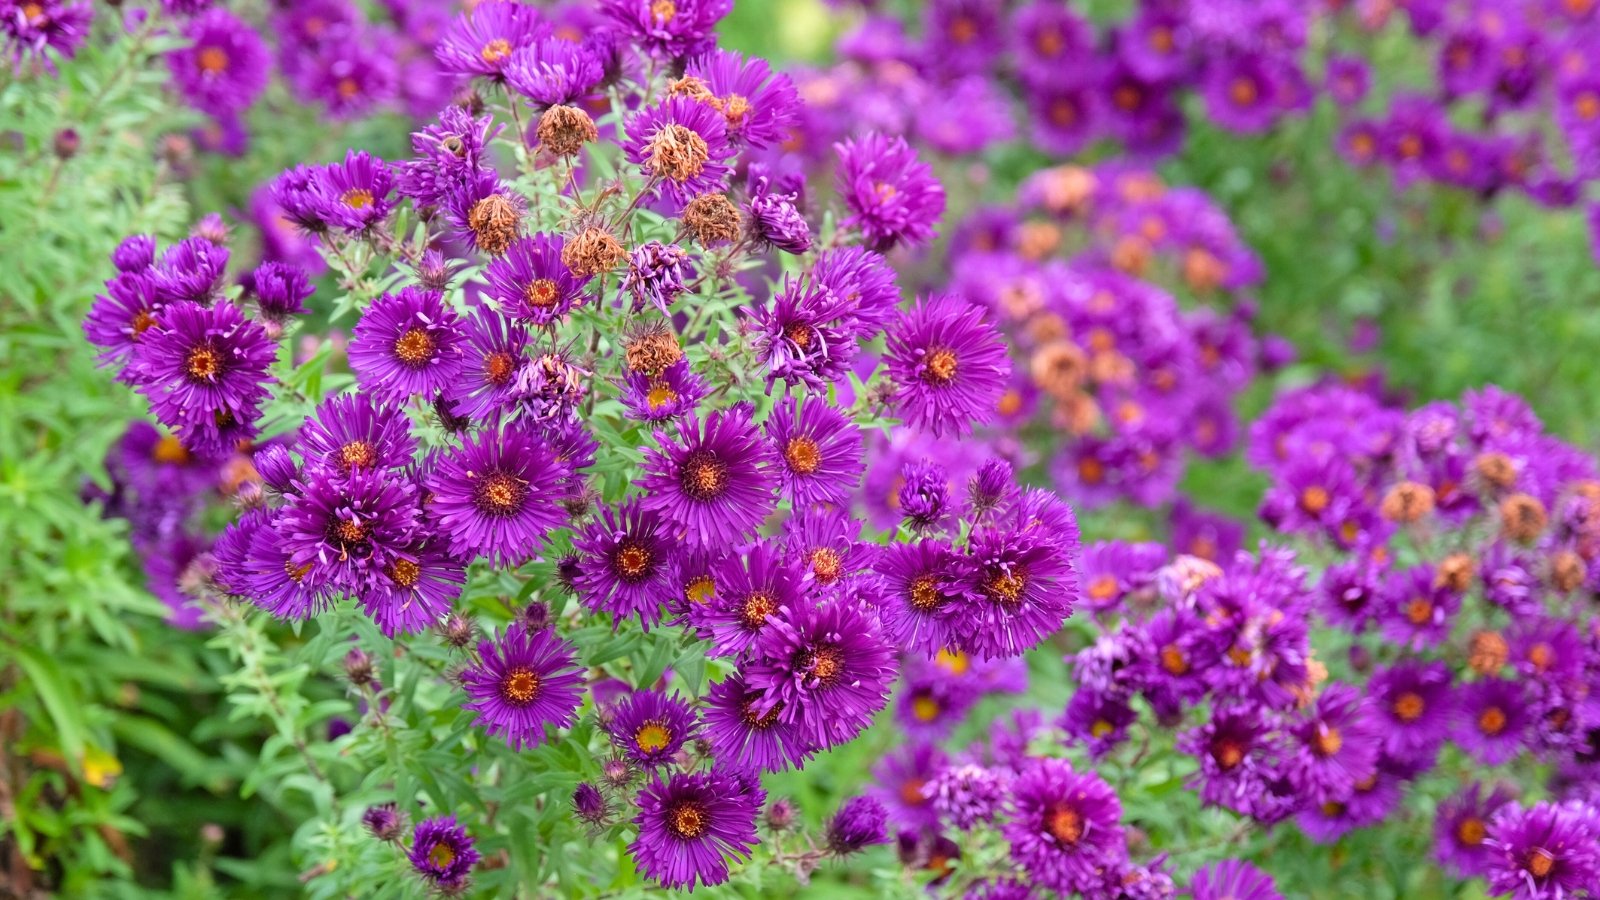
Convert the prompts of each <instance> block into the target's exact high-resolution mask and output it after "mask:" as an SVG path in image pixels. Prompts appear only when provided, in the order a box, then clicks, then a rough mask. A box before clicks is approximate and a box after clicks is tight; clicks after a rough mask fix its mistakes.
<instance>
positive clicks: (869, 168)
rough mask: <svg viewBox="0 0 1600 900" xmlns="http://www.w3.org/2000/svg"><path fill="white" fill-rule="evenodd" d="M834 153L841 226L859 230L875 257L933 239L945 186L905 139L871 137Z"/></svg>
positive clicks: (837, 147)
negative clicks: (842, 213) (844, 212)
mask: <svg viewBox="0 0 1600 900" xmlns="http://www.w3.org/2000/svg"><path fill="white" fill-rule="evenodd" d="M834 152H836V153H837V154H838V156H839V174H838V178H837V187H838V190H839V196H840V197H841V198H843V200H844V204H845V208H846V209H847V210H848V211H849V213H850V215H849V216H848V217H846V218H845V220H844V221H843V222H842V223H840V224H841V226H842V227H844V228H855V229H859V230H860V232H861V234H862V236H863V238H864V239H865V242H866V245H867V247H868V248H870V249H872V250H875V251H878V252H886V251H888V250H889V249H890V248H892V247H894V246H896V245H899V244H906V245H909V246H917V245H919V244H925V243H927V242H928V241H930V240H932V239H933V238H934V237H935V236H936V234H937V232H935V231H934V225H935V223H937V222H938V220H939V217H940V216H942V215H943V214H944V187H943V186H942V185H940V184H939V181H938V179H936V178H934V176H933V169H932V168H931V167H930V166H929V165H928V164H927V163H925V162H922V161H920V160H919V159H917V154H916V151H914V150H912V149H911V147H910V146H908V145H907V144H906V142H905V139H904V138H900V137H896V138H892V139H890V138H886V137H884V136H883V135H881V134H876V133H874V134H869V135H866V136H864V137H861V138H852V139H850V140H847V141H845V142H844V143H842V144H837V145H835V146H834Z"/></svg>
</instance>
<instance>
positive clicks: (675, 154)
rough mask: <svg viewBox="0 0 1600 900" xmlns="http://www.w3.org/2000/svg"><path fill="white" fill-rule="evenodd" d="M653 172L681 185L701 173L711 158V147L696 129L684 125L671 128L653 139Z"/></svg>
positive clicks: (666, 128)
mask: <svg viewBox="0 0 1600 900" xmlns="http://www.w3.org/2000/svg"><path fill="white" fill-rule="evenodd" d="M649 150H650V157H649V160H648V165H649V167H650V171H651V172H654V173H655V174H656V175H659V176H661V177H662V178H670V179H672V180H673V181H676V182H677V183H679V184H683V183H684V182H685V181H688V180H689V179H691V178H693V177H695V176H696V175H699V174H700V170H701V169H704V168H705V167H706V162H707V161H708V160H710V159H711V148H710V147H708V146H706V139H705V138H703V137H701V136H700V135H699V134H697V133H696V132H695V131H694V129H692V128H687V127H685V126H683V125H668V126H666V127H665V128H662V129H660V130H659V131H657V132H656V133H655V137H652V138H651V139H650V144H649Z"/></svg>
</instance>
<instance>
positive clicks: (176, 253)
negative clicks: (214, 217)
mask: <svg viewBox="0 0 1600 900" xmlns="http://www.w3.org/2000/svg"><path fill="white" fill-rule="evenodd" d="M227 268H228V248H227V247H224V246H222V245H220V244H216V243H213V242H211V241H209V240H207V239H206V238H203V237H200V236H198V235H196V236H194V237H188V238H184V239H183V240H181V241H179V242H178V243H176V244H173V245H172V246H171V247H168V248H167V252H165V253H163V254H161V259H160V260H159V261H158V262H157V263H156V265H155V268H154V270H153V271H152V273H151V274H152V275H153V276H154V278H155V283H156V293H157V294H158V295H159V296H160V298H161V302H163V303H177V302H179V301H183V300H189V301H193V302H195V303H199V304H201V305H203V306H210V305H211V302H212V301H213V300H215V299H216V298H217V295H218V293H219V292H220V291H221V289H222V281H223V278H224V277H225V276H226V274H227Z"/></svg>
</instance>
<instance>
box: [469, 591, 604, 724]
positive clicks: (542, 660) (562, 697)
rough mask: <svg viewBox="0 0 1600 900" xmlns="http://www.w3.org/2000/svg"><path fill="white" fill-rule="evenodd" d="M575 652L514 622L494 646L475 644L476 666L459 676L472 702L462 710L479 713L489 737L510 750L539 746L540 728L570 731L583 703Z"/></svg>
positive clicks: (550, 633)
mask: <svg viewBox="0 0 1600 900" xmlns="http://www.w3.org/2000/svg"><path fill="white" fill-rule="evenodd" d="M576 657H577V649H576V648H575V647H573V646H572V644H571V643H569V642H567V641H565V640H562V639H561V638H560V637H557V636H556V634H555V632H553V631H551V630H550V629H548V628H546V629H543V630H541V631H530V630H528V629H526V628H524V627H523V626H522V624H521V623H520V622H513V623H511V625H509V626H507V627H506V630H505V631H504V632H503V633H502V634H501V635H500V640H499V642H498V643H496V642H495V641H482V642H480V643H479V644H478V662H477V663H475V664H474V665H471V666H469V667H468V668H467V669H466V671H464V672H462V673H461V683H462V686H463V687H465V688H466V691H467V696H468V697H471V698H472V700H471V702H469V703H466V704H464V705H463V706H462V708H463V709H470V710H473V711H474V712H476V713H477V714H478V717H477V722H478V724H479V725H481V726H483V728H484V729H485V730H487V731H488V732H489V734H491V735H502V736H504V737H505V739H506V743H508V744H510V745H511V748H512V749H513V750H521V749H522V748H523V747H537V746H539V745H540V744H542V743H544V736H545V732H544V729H545V726H546V725H554V726H556V727H557V728H569V727H571V725H572V723H573V722H575V721H576V720H577V713H578V706H579V705H580V704H582V702H583V682H584V673H583V670H582V669H581V668H579V667H578V666H577V661H576Z"/></svg>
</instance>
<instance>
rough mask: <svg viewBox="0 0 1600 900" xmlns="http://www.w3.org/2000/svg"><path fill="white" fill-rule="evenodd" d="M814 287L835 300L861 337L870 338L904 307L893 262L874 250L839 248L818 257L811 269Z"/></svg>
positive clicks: (852, 327)
mask: <svg viewBox="0 0 1600 900" xmlns="http://www.w3.org/2000/svg"><path fill="white" fill-rule="evenodd" d="M811 281H812V283H813V284H815V285H817V286H818V287H821V288H822V289H824V290H826V291H827V292H829V293H830V294H832V295H833V297H834V303H833V304H829V305H830V307H833V306H837V308H838V309H840V310H841V311H842V312H841V315H844V316H845V317H846V318H845V321H843V322H842V323H841V324H844V325H846V326H848V327H849V328H850V330H851V331H852V332H854V333H855V334H856V335H857V336H858V337H861V338H863V339H870V338H872V337H873V336H874V335H876V334H877V333H878V332H879V331H881V330H883V328H884V326H885V325H887V324H889V323H890V322H892V321H894V319H895V316H896V315H897V314H898V312H899V310H898V307H899V306H900V287H899V285H897V284H895V274H894V269H893V268H891V267H890V265H889V261H888V260H886V259H884V258H883V257H882V256H881V255H879V254H877V253H874V252H872V251H871V250H863V249H862V248H860V247H838V248H830V249H827V250H823V251H822V252H820V253H818V254H817V260H816V263H815V264H814V265H813V266H812V268H811Z"/></svg>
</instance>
